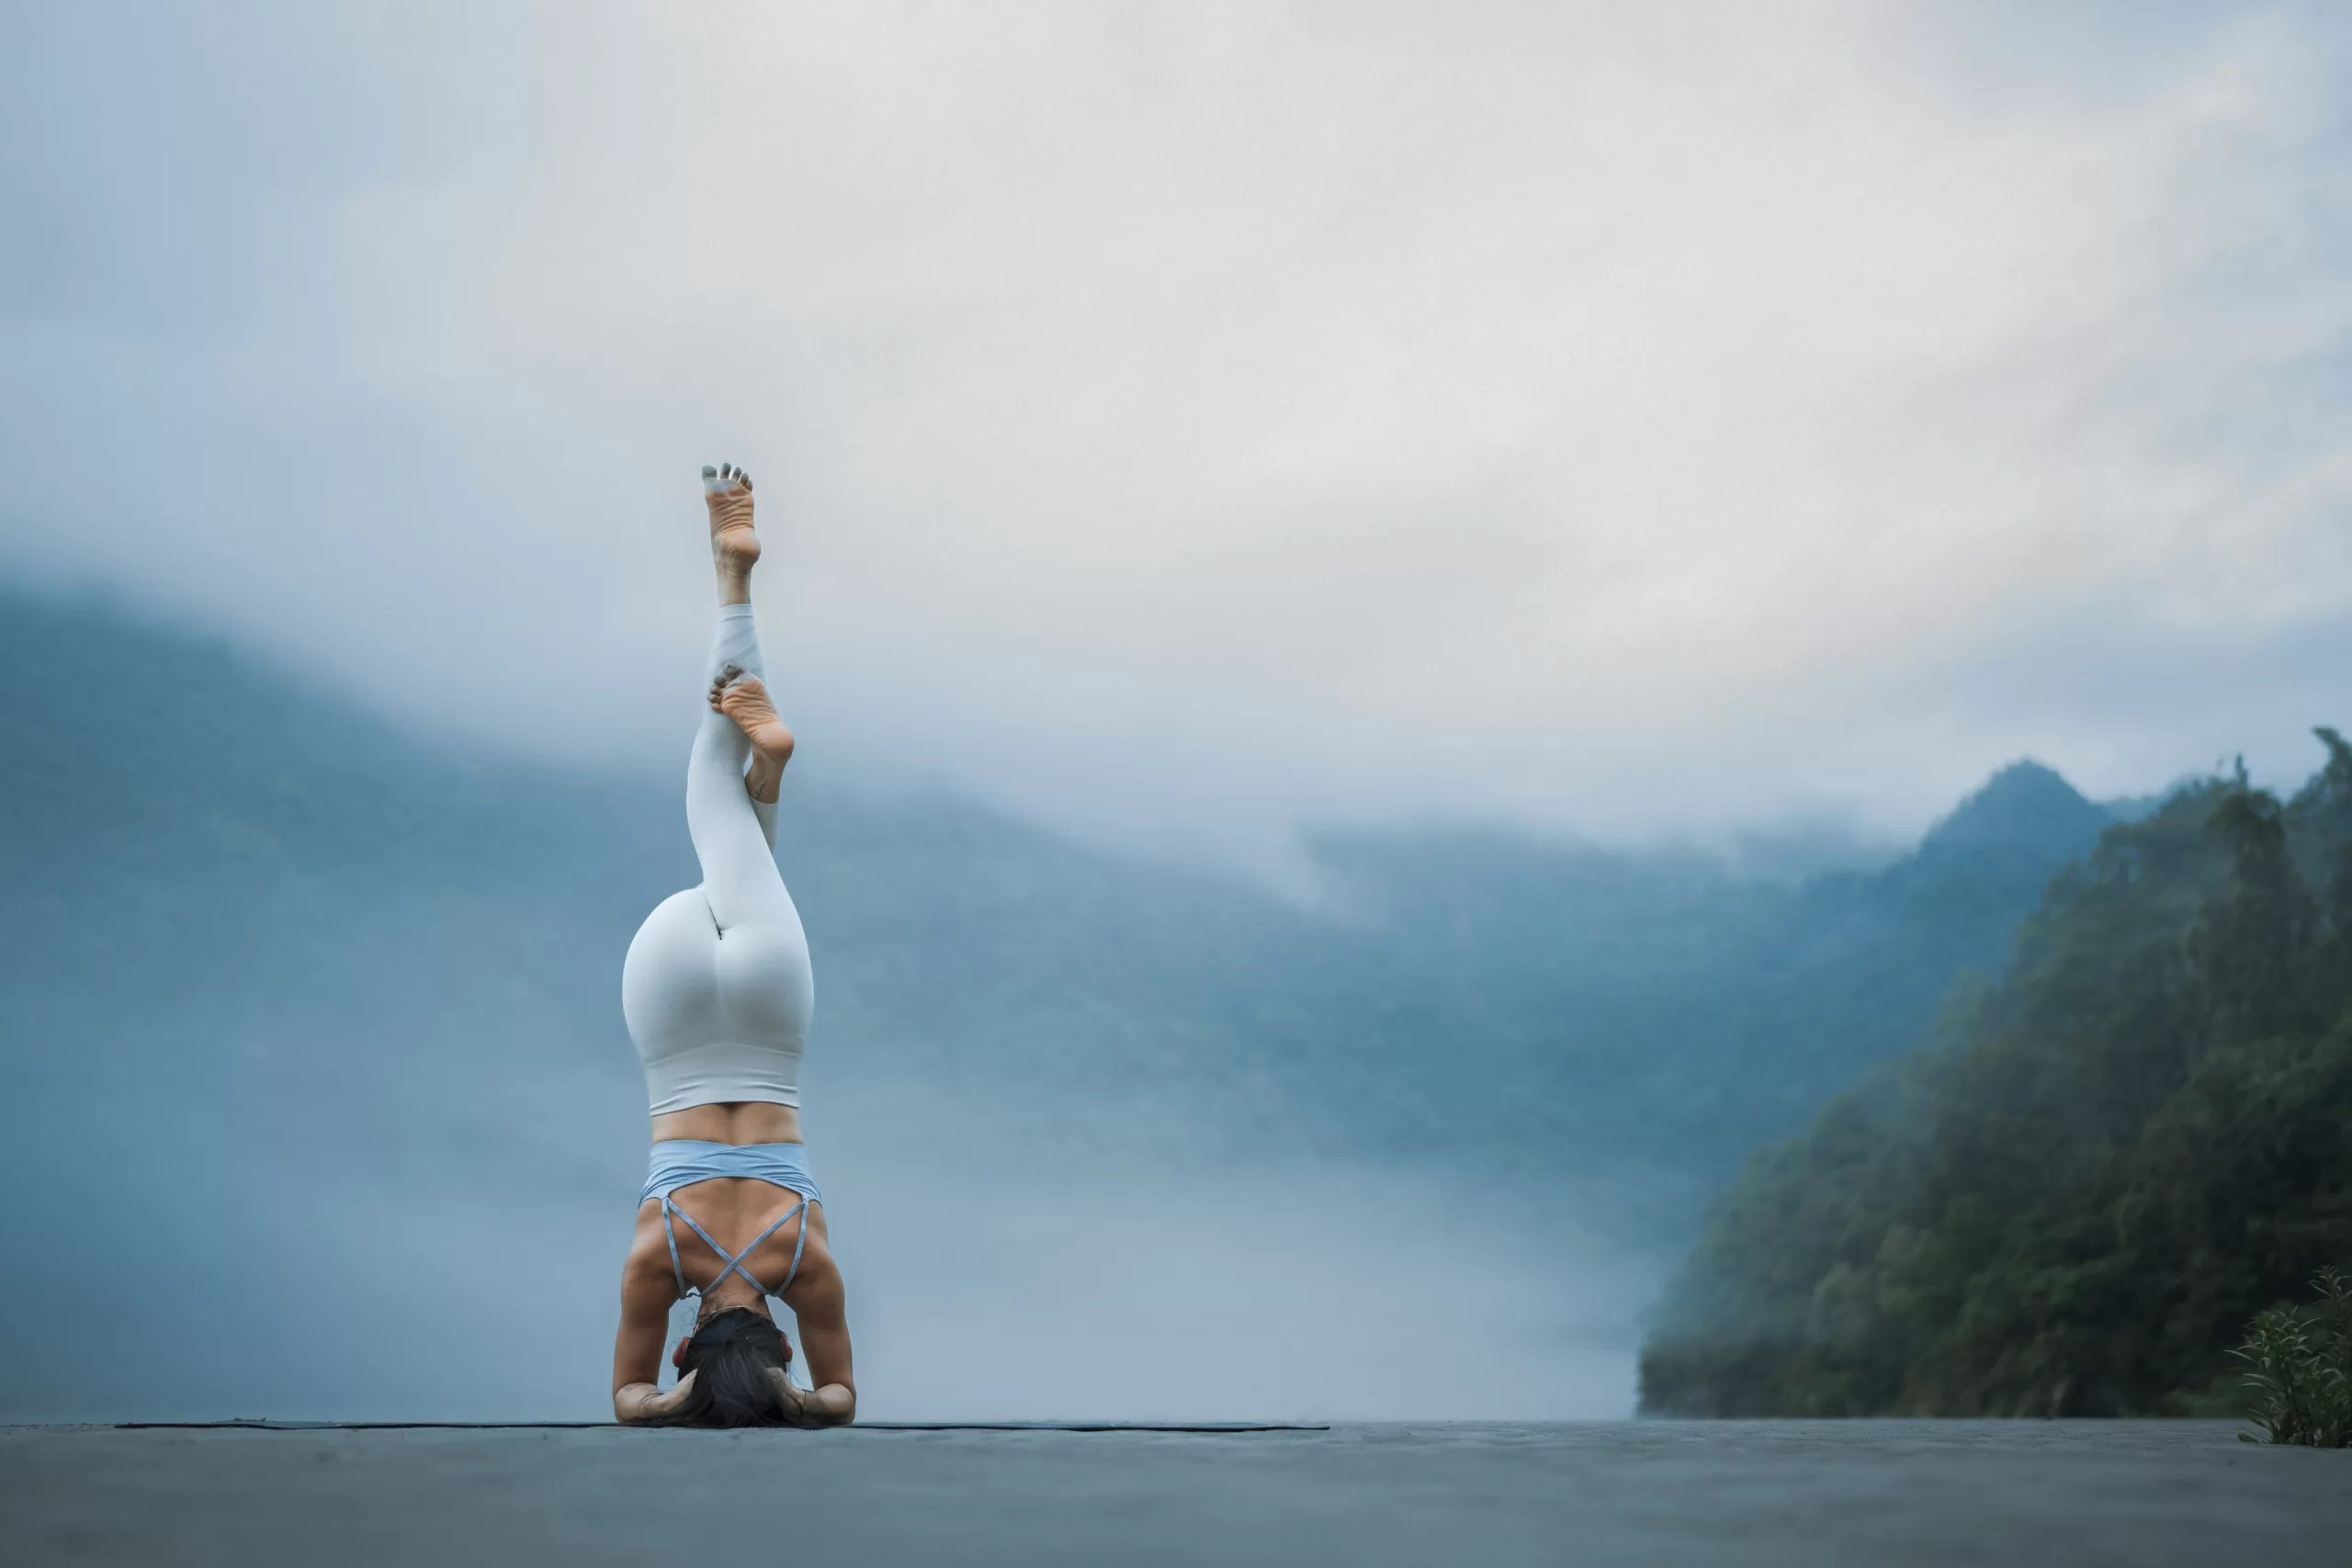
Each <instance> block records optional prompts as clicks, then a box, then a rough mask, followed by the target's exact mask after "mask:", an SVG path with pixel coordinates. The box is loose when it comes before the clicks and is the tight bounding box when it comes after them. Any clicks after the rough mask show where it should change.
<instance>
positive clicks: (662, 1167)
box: [613, 465, 857, 1427]
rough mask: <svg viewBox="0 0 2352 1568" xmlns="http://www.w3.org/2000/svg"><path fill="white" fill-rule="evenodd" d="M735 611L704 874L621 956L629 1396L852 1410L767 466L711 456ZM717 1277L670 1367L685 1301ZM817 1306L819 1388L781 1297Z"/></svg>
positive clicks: (809, 1320) (724, 572)
mask: <svg viewBox="0 0 2352 1568" xmlns="http://www.w3.org/2000/svg"><path fill="white" fill-rule="evenodd" d="M702 473H703V492H704V494H703V499H704V501H705V502H706V503H707V506H708V508H709V512H710V545H711V555H712V558H713V559H714V560H715V562H716V564H717V566H718V605H719V608H718V633H717V635H716V636H715V637H713V639H712V642H711V649H710V687H709V691H708V693H707V702H708V704H709V707H710V711H709V712H708V713H707V714H705V715H704V716H703V719H702V728H701V729H700V730H699V731H698V732H697V733H696V735H695V744H694V751H693V753H692V755H691V756H690V758H689V759H688V761H687V764H686V830H687V832H688V833H689V834H690V835H691V836H692V837H693V839H694V845H695V858H696V859H697V860H699V861H700V862H701V863H702V886H699V887H690V888H688V889H686V890H685V891H684V892H683V893H675V894H673V895H671V896H670V897H668V898H665V899H663V900H662V903H661V904H660V905H659V906H658V907H657V908H655V909H654V911H653V913H651V914H650V915H649V916H647V917H646V919H645V924H644V925H643V926H641V927H639V929H638V933H637V938H636V940H635V941H633V942H630V943H629V949H628V960H627V962H626V963H624V964H623V965H622V967H621V1010H622V1012H623V1013H624V1014H625V1015H626V1016H627V1018H628V1032H629V1036H630V1038H631V1039H633V1040H634V1041H635V1042H636V1043H637V1052H638V1055H639V1057H640V1058H641V1059H642V1060H643V1062H644V1064H645V1086H646V1093H647V1096H648V1099H649V1100H650V1102H651V1108H652V1113H653V1158H652V1163H651V1168H650V1172H649V1174H648V1175H647V1177H646V1180H645V1190H644V1194H643V1196H642V1198H641V1199H640V1200H639V1206H638V1211H637V1235H636V1237H635V1239H634V1240H632V1241H631V1242H630V1244H629V1249H628V1261H627V1262H625V1263H624V1264H623V1265H622V1266H621V1325H620V1333H619V1335H618V1337H616V1340H615V1342H614V1345H613V1415H614V1416H616V1418H618V1419H619V1420H622V1421H625V1422H636V1423H650V1424H662V1423H667V1424H673V1425H692V1426H714V1427H750V1426H804V1427H821V1426H834V1425H838V1424H840V1423H842V1422H844V1421H848V1420H850V1419H851V1418H852V1417H853V1416H855V1415H856V1413H857V1385H856V1383H855V1382H854V1380H853V1378H852V1376H851V1372H850V1351H849V1328H848V1325H847V1323H846V1322H845V1320H844V1317H843V1310H842V1277H841V1270H840V1269H836V1268H835V1267H834V1266H833V1258H832V1253H831V1249H830V1248H829V1247H827V1246H826V1243H825V1215H824V1209H823V1206H822V1201H821V1200H820V1198H819V1196H818V1193H817V1183H816V1182H815V1180H814V1179H811V1177H810V1176H809V1160H808V1153H807V1150H806V1149H804V1148H803V1147H802V1145H801V1142H800V1111H799V1106H800V1055H801V1051H802V1048H803V1046H804V1044H805V1043H806V1042H807V1039H808V1033H809V1009H810V1006H811V1003H812V1001H813V999H814V989H813V987H812V984H811V981H810V977H809V943H808V941H807V939H806V938H805V937H804V936H803V935H802V933H801V930H800V915H799V912H798V911H797V910H796V909H795V908H793V906H792V896H791V895H790V894H789V893H787V892H786V891H785V886H784V878H783V877H782V876H781V875H779V874H777V872H776V868H775V800H776V794H777V786H778V784H779V782H780V780H781V779H782V777H783V773H784V765H785V763H786V761H789V760H790V759H791V756H792V732H791V731H790V730H788V729H786V728H785V726H784V721H783V720H782V719H780V718H778V717H777V716H776V711H775V704H774V703H773V702H771V701H770V700H769V697H768V691H767V686H766V683H765V682H763V680H762V678H761V677H762V673H763V671H762V666H761V662H760V643H759V635H758V633H757V631H756V630H755V629H754V627H753V626H752V587H751V583H752V566H753V564H754V563H756V562H757V561H758V560H759V558H760V540H759V536H758V535H757V534H756V533H754V532H753V531H752V480H751V478H750V476H749V475H747V474H744V473H742V472H741V471H740V470H738V469H736V468H733V467H732V466H731V465H730V466H729V467H727V468H718V469H714V468H705V469H703V471H702ZM688 1295H699V1296H700V1297H701V1298H702V1302H701V1310H700V1311H699V1312H698V1313H697V1314H696V1315H695V1331H694V1333H693V1334H692V1335H690V1336H688V1337H686V1338H684V1339H682V1340H680V1341H679V1342H678V1346H677V1348H676V1350H675V1351H674V1352H673V1354H672V1356H671V1360H672V1362H673V1364H674V1365H675V1366H676V1367H677V1369H678V1371H679V1373H680V1376H679V1379H678V1382H677V1383H676V1385H675V1386H674V1387H673V1388H671V1389H670V1390H668V1391H667V1392H664V1391H662V1388H661V1387H660V1382H659V1380H660V1376H661V1362H662V1340H663V1339H664V1338H665V1337H667V1334H668V1328H669V1319H670V1308H671V1307H672V1306H673V1304H674V1303H676V1302H677V1301H678V1300H679V1299H680V1298H682V1297H684V1296H688ZM771 1295H775V1296H780V1297H782V1298H783V1300H784V1303H785V1304H786V1306H788V1307H790V1308H791V1309H792V1314H793V1317H794V1319H795V1320H796V1321H797V1323H798V1325H799V1326H800V1340H801V1344H802V1345H803V1346H804V1347H805V1348H807V1350H808V1353H809V1377H810V1380H811V1381H812V1382H814V1384H815V1386H814V1387H813V1388H801V1387H799V1386H798V1385H797V1384H796V1383H795V1382H793V1380H792V1377H791V1374H790V1372H789V1371H786V1363H787V1362H789V1361H790V1360H791V1359H792V1346H791V1343H790V1341H789V1340H787V1339H786V1337H785V1336H784V1334H783V1331H782V1330H780V1329H779V1328H778V1327H777V1326H776V1324H775V1319H774V1318H773V1317H771V1316H770V1315H769V1313H768V1304H767V1298H768V1297H769V1296H771Z"/></svg>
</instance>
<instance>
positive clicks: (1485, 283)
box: [0, 0, 2352, 840]
mask: <svg viewBox="0 0 2352 1568" xmlns="http://www.w3.org/2000/svg"><path fill="white" fill-rule="evenodd" d="M2053 13H2054V14H2053ZM9 34H10V41H9V47H8V49H7V50H6V51H5V54H0V202H4V203H5V210H6V213H7V215H8V216H7V220H6V225H5V229H0V234H5V238H4V239H0V338H4V339H5V344H6V351H5V365H6V379H5V382H4V383H0V486H4V487H5V489H0V573H4V574H6V575H8V576H11V577H16V578H21V579H30V580H33V581H46V582H54V583H85V582H95V581H116V582H119V584H120V585H121V591H122V592H123V594H124V596H125V597H127V598H128V599H130V601H131V602H132V603H134V604H141V605H146V606H150V607H153V608H155V609H158V610H160V611H162V612H164V613H166V614H169V615H175V616H178V617H181V618H185V619H189V620H193V621H196V622H198V623H200V624H203V625H207V626H219V627H222V628H225V629H228V630H229V631H231V632H232V633H233V634H234V635H236V636H238V637H241V638H243V639H245V640H247V641H250V642H252V643H254V644H255V645H257V646H260V647H263V648H265V649H268V650H270V651H272V652H273V653H275V654H276V655H278V656H280V657H281V658H285V659H288V660H299V661H300V662H302V663H305V664H307V665H309V666H311V667H312V668H314V669H315V670H316V671H318V672H319V674H320V675H321V676H322V678H324V679H326V680H329V681H331V682H336V683H339V684H343V685H345V686H348V687H352V688H356V689H358V690H360V691H362V692H363V693H365V694H367V695H368V696H369V697H371V698H373V699H375V700H378V701H380V702H383V703H385V704H387V705H390V706H391V707H393V708H394V709H396V710H397V711H399V712H401V713H402V714H405V715H407V716H411V717H413V718H415V719H417V720H420V721H422V722H424V723H427V724H431V725H436V726H439V725H447V726H451V727H455V728H458V729H460V730H463V731H466V732H470V733H477V734H484V735H489V736H492V737H495V738H497V739H501V740H503V741H506V742H511V743H512V744H515V745H517V746H521V747H525V748H528V749H534V750H558V751H561V752H565V753H570V754H576V755H580V756H582V757H586V758H592V759H595V760H599V761H619V762H623V763H625V764H628V765H638V764H642V765H645V766H655V767H660V768H662V769H665V770H667V769H669V768H671V767H673V765H674V761H675V757H674V751H675V739H676V735H677V731H678V728H679V714H678V711H677V706H678V693H679V691H680V690H681V689H684V688H690V687H692V686H693V684H694V683H695V671H696V669H697V668H698V665H699V660H700V657H701V641H702V637H703V635H704V621H705V616H706V615H707V608H706V606H707V593H708V590H707V567H706V565H705V560H704V556H703V554H702V550H701V547H700V544H699V541H698V539H697V537H696V531H697V530H698V529H699V527H700V516H699V513H700V508H699V502H698V499H697V493H696V490H695V482H694V480H695V468H697V466H698V465H699V464H701V463H702V462H704V461H706V460H715V459H720V458H731V459H734V460H737V461H741V462H742V463H744V464H746V465H748V466H749V467H750V468H751V469H752V472H753V473H754V475H755V476H757V478H758V479H759V490H760V494H761V497H762V499H763V521H764V522H765V523H766V524H767V528H766V530H765V531H766V532H767V533H768V534H769V536H771V538H772V539H773V540H774V542H775V543H774V547H773V555H772V560H773V561H774V562H775V565H774V566H773V567H771V568H770V569H768V576H767V577H766V578H765V579H764V580H763V626H764V629H765V635H766V636H767V637H768V638H769V641H770V649H771V652H770V663H771V665H772V666H773V667H775V669H776V670H778V671H780V672H781V673H782V679H781V680H780V682H779V684H780V685H781V687H782V688H783V690H784V693H785V695H786V701H787V711H788V712H789V713H790V715H791V716H793V717H794V718H795V720H796V722H797V727H798V728H800V730H801V732H802V736H803V740H804V746H805V747H806V749H807V750H806V755H808V756H809V758H810V759H811V760H812V761H818V762H819V763H820V765H824V766H831V767H837V768H841V769H843V770H854V769H860V768H864V769H871V770H876V771H877V772H880V773H908V772H910V771H911V772H918V773H936V774H944V775H945V776H946V777H947V778H949V779H950V780H952V781H954V782H955V783H956V784H959V785H961V786H964V787H967V788H969V789H971V790H974V791H977V792H979V793H982V794H984V795H989V797H991V798H994V799H996V800H998V801H1000V802H1001V803H1004V804H1008V805H1011V806H1012V807H1016V808H1019V809H1021V810H1023V811H1024V812H1027V813H1030V814H1034V815H1037V816H1041V817H1044V818H1047V819H1050V820H1055V821H1058V822H1061V823H1063V824H1065V825H1068V826H1072V827H1077V828H1080V829H1087V830H1091V831H1103V832H1110V833H1114V834H1120V835H1129V836H1136V837H1142V838H1151V837H1156V836H1160V835H1165V834H1168V833H1170V832H1178V833H1186V834H1191V833H1197V832H1200V831H1203V830H1207V831H1210V832H1213V833H1216V834H1219V835H1223V836H1225V837H1227V839H1229V840H1230V839H1245V840H1246V839H1250V838H1251V837H1253V836H1262V835H1265V834H1268V833H1271V832H1273V831H1276V830H1278V829H1280V828H1281V826H1282V825H1283V824H1284V823H1287V822H1292V821H1296V820H1308V821H1329V820H1336V819H1344V818H1381V817H1386V816H1395V815H1401V814H1421V813H1430V812H1437V813H1446V814H1478V815H1503V816H1508V817H1511V818H1517V819H1519V820H1522V821H1527V822H1531V823H1535V824H1538V825H1544V826H1552V827H1576V828H1581V829H1589V830H1592V831H1597V832H1602V833H1636V834H1652V833H1679V832H1691V831H1697V832H1705V831H1710V830H1713V829H1717V828H1720V827H1722V826H1724V825H1725V824H1727V823H1739V822H1753V821H1759V820H1765V819H1769V818H1774V817H1776V816H1781V815H1785V814H1812V815H1816V816H1818V815H1823V814H1826V815H1828V816H1830V817H1832V818H1840V817H1842V818H1847V819H1850V820H1851V821H1852V822H1853V823H1855V824H1856V825H1857V826H1858V827H1860V828H1861V829H1864V830H1866V831H1872V832H1886V833H1893V832H1897V831H1902V830H1906V829H1916V828H1917V826H1918V825H1919V824H1920V823H1921V822H1923V821H1924V820H1925V819H1926V818H1928V816H1930V815H1931V814H1933V813H1934V812H1935V811H1936V810H1938V809H1940V808H1942V807H1945V806H1947V805H1949V804H1950V802H1951V800H1952V799H1953V798H1955V797H1956V796H1957V795H1959V794H1960V793H1962V791H1963V790H1964V789H1965V788H1966V787H1967V786H1968V785H1969V784H1972V783H1973V782H1974V781H1975V780H1976V779H1978V778H1980V777H1981V776H1983V774H1985V773H1986V772H1988V771H1989V770H1990V769H1991V768H1992V767H1994V766H1995V765H1996V764H1998V763H2000V762H2002V761H2006V760H2007V759H2008V758H2011V757H2014V756H2017V755H2019V754H2025V753H2030V754H2033V755H2036V756H2039V757H2041V758H2042V759H2043V760H2045V761H2050V762H2051V763H2052V764H2054V765H2056V766H2058V767H2060V768H2061V769H2063V770H2064V771H2065V772H2066V773H2068V774H2069V775H2070V776H2071V777H2072V778H2073V779H2074V780H2075V782H2076V783H2078V784H2081V785H2082V786H2083V787H2085V788H2086V789H2087V790H2089V791H2091V792H2093V793H2095V794H2104V793H2119V792H2124V791H2139V790H2144V789H2150V788H2154V787H2156V786H2158V785H2160V784H2163V783H2165V781H2167V780H2168V779H2170V778H2172V777H2174V776H2177V775H2178V774H2180V773H2184V772H2187V771H2189V770H2192V769H2197V768H2200V767H2207V766H2211V764H2212V763H2213V761H2215V759H2216V758H2217V757H2218V756H2220V755H2221V754H2222V753H2224V752H2226V751H2231V750H2240V749H2243V750H2245V751H2246V752H2247V753H2248V754H2249V761H2250V762H2251V764H2252V766H2253V768H2254V771H2255V773H2256V776H2257V777H2259V778H2268V779H2272V780H2279V781H2286V780H2292V779H2295V778H2300V777H2301V775H2302V774H2303V773H2305V772H2307V771H2308V769H2309V768H2310V766H2312V764H2313V763H2314V762H2315V761H2317V754H2316V752H2315V751H2314V750H2312V748H2311V747H2310V746H2309V744H2308V742H2307V741H2305V740H2303V739H2301V738H2300V732H2301V729H2302V728H2304V727H2305V726H2307V725H2309V724H2312V723H2314V722H2335V723H2347V722H2352V700H2347V699H2348V698H2352V694H2347V692H2346V685H2345V682H2344V681H2343V679H2342V674H2341V672H2342V671H2344V670H2345V669H2346V668H2347V667H2352V614H2347V612H2352V529H2347V528H2346V524H2345V522H2344V506H2345V502H2346V496H2347V493H2352V459H2347V457H2346V455H2345V453H2344V452H2343V451H2342V449H2341V447H2340V446H2339V442H2338V435H2339V432H2340V430H2341V429H2342V427H2343V423H2344V421H2343V416H2344V414H2345V412H2346V407H2345V405H2346V391H2347V385H2352V383H2347V376H2346V364H2347V362H2346V344H2347V330H2352V267H2347V266H2346V260H2347V258H2346V248H2347V241H2352V137H2347V130H2346V108H2347V105H2352V13H2347V12H2346V11H2345V10H2344V9H2342V8H2341V7H2336V6H2325V5H2313V6H2227V7H2213V8H2211V9H2207V8H2200V7H2196V6H2155V5H2136V4H2135V5H2120V4H2119V5H2083V6H2067V7H2053V6H2043V5H2027V4H2018V5H2000V4H1971V5H1967V6H1951V7H1943V6H1878V5H1870V4H1810V3H1789V4H1781V5H1776V6H1758V5H1755V4H1738V5H1727V6H1707V5H1699V4H1682V5H1677V6H1653V5H1631V4H1628V5H1621V6H1599V5H1594V6H1583V5H1566V4H1542V5H1527V6H1510V5H1476V6H1438V5H1421V6H1374V5H1353V4H1351V5H1344V6H1342V5H1333V6H1272V5H1250V6H1216V5H1204V4H1198V3H1191V0H1188V3H1186V4H1182V5H1169V6H1151V5H1115V6H1103V5H1096V4H1084V5H1080V4H1073V5H1068V6H1049V5H1043V4H1035V5H1031V4H1023V5H1007V6H967V7H961V8H950V7H938V6H894V5H886V4H879V3H860V4H857V5H836V6H785V5H775V4H750V3H746V4H741V5H703V6H673V5H662V6H655V5H645V6H619V5H604V6H592V5H587V4H577V5H574V4H562V5H558V4H552V3H550V4H546V5H539V6H528V5H526V6H514V5H495V4H484V3H480V0H465V3H463V4H457V3H452V4H447V5H409V6H368V7H345V6H337V7H322V6H308V5H302V4H293V3H289V4H284V5H276V6H270V5H244V6H203V7H195V6H188V7H165V6H103V5H83V6H70V7H68V6H56V7H43V8H39V9H38V10H33V11H30V12H27V13H20V14H17V15H16V16H14V17H12V19H11V22H10V28H9Z"/></svg>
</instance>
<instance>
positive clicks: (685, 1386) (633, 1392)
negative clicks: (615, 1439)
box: [613, 1372, 695, 1426]
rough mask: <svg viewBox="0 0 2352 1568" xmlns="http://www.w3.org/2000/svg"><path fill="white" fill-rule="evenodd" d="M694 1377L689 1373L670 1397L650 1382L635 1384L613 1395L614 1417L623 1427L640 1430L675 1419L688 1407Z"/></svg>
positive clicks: (678, 1383)
mask: <svg viewBox="0 0 2352 1568" xmlns="http://www.w3.org/2000/svg"><path fill="white" fill-rule="evenodd" d="M694 1386H695V1373H693V1372H688V1373H687V1374H686V1375H685V1376H684V1377H682V1378H680V1379H679V1380H678V1382H677V1386H676V1387H674V1388H673V1389H671V1390H670V1391H669V1392H668V1393H663V1392H662V1390H660V1389H658V1388H656V1387H654V1386H653V1385H652V1384H651V1383H650V1382H633V1383H630V1384H629V1385H628V1387H627V1388H624V1389H622V1390H620V1391H619V1392H618V1393H615V1394H614V1395H613V1416H614V1418H615V1419H616V1420H617V1421H619V1422H621V1423H622V1424H623V1425H624V1426H639V1425H642V1424H644V1423H647V1422H652V1421H660V1420H662V1419H665V1418H666V1417H668V1416H674V1415H676V1414H677V1413H678V1411H679V1409H680V1408H681V1407H682V1406H683V1405H684V1404H685V1403H686V1393H687V1391H688V1390H690V1389H692V1388H693V1387H694Z"/></svg>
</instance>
